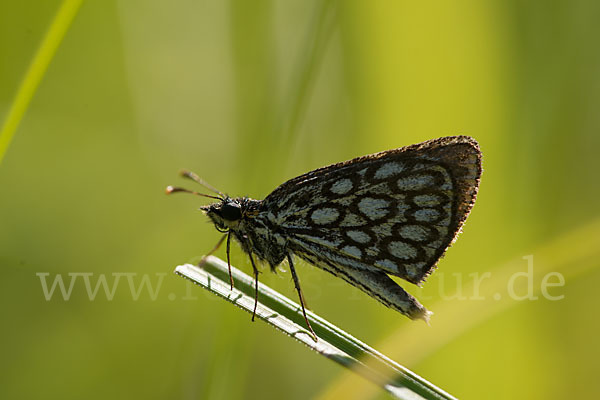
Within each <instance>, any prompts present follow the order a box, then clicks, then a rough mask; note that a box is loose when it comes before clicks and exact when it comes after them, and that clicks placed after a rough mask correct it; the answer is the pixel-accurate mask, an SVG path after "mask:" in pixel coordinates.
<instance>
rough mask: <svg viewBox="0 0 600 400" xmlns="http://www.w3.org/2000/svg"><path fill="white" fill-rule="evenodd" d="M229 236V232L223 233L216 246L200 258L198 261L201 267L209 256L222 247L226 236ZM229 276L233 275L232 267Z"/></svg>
mask: <svg viewBox="0 0 600 400" xmlns="http://www.w3.org/2000/svg"><path fill="white" fill-rule="evenodd" d="M228 236H229V234H227V235H223V237H222V238H221V239H219V241H218V242H217V244H216V245H215V247H213V248H212V250H211V251H209V252H208V254H206V255H205V256H204V257H202V260H200V262H199V263H198V266H199V267H201V266H203V265H204V264H205V263H206V259H207V258H208V256H210V255H212V254H213V253H214V252H215V251H217V250H218V249H219V247H221V245H222V244H223V240H225V237H228ZM227 255H229V251H228V252H227ZM229 276H231V269H230V270H229Z"/></svg>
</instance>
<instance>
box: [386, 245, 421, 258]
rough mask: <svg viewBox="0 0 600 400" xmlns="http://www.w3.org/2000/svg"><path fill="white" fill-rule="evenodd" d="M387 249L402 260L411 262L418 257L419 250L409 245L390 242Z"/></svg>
mask: <svg viewBox="0 0 600 400" xmlns="http://www.w3.org/2000/svg"><path fill="white" fill-rule="evenodd" d="M387 247H388V251H389V252H390V254H392V255H393V256H396V257H398V258H400V259H402V260H410V259H411V258H415V257H416V256H417V249H415V248H414V247H413V246H411V245H410V244H408V243H404V242H390V243H389V244H388V246H387Z"/></svg>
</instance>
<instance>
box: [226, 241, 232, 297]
mask: <svg viewBox="0 0 600 400" xmlns="http://www.w3.org/2000/svg"><path fill="white" fill-rule="evenodd" d="M230 244H231V232H227V269H228V270H229V282H230V283H231V290H233V275H231V261H230V260H229V248H230Z"/></svg>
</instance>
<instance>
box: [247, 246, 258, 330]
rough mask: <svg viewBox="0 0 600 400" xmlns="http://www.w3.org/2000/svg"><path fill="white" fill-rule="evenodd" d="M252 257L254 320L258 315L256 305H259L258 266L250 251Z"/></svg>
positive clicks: (249, 254)
mask: <svg viewBox="0 0 600 400" xmlns="http://www.w3.org/2000/svg"><path fill="white" fill-rule="evenodd" d="M248 256H249V257H250V263H252V269H253V270H254V311H252V321H254V317H255V316H256V306H257V305H258V268H256V265H255V264H254V258H252V253H248Z"/></svg>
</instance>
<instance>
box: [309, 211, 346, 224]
mask: <svg viewBox="0 0 600 400" xmlns="http://www.w3.org/2000/svg"><path fill="white" fill-rule="evenodd" d="M339 217H340V212H339V211H338V210H336V209H335V208H330V207H323V208H317V209H316V210H314V211H313V212H312V214H311V215H310V219H312V221H313V222H314V223H315V224H318V225H325V224H330V223H332V222H334V221H335V220H336V219H338V218H339Z"/></svg>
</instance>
